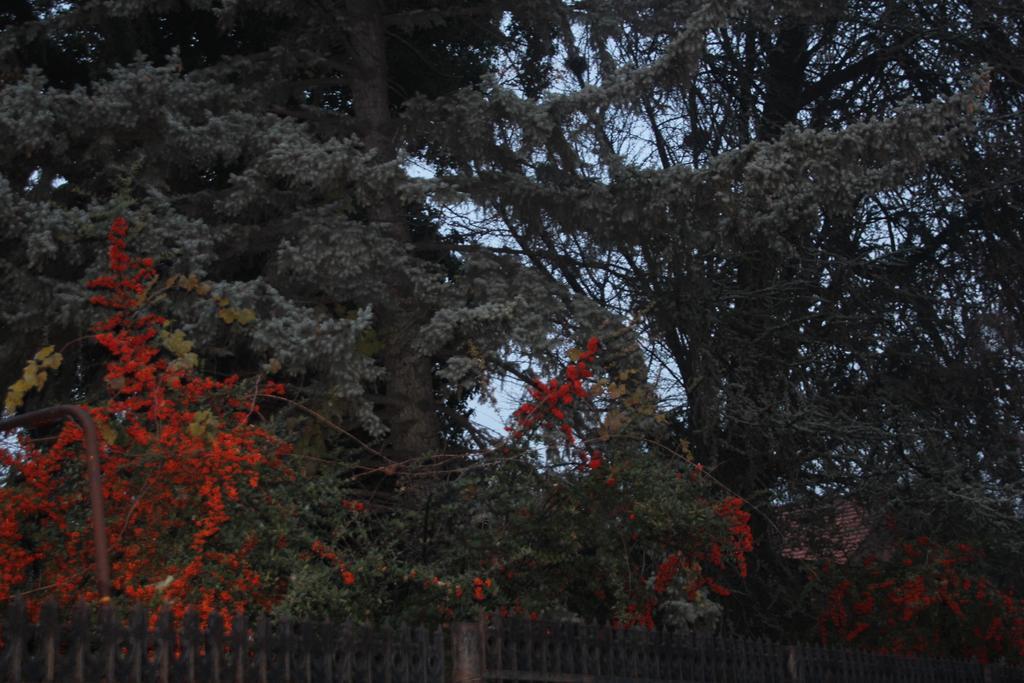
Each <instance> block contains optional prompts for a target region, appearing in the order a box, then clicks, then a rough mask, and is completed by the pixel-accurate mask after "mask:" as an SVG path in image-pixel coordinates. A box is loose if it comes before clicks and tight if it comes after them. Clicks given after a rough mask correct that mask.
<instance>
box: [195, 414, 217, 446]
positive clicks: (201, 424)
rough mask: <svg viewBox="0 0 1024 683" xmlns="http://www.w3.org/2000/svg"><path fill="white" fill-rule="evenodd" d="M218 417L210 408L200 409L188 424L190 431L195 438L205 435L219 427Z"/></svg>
mask: <svg viewBox="0 0 1024 683" xmlns="http://www.w3.org/2000/svg"><path fill="white" fill-rule="evenodd" d="M217 425H218V422H217V418H215V417H214V416H213V413H211V412H210V411H209V410H200V411H198V412H197V413H196V414H195V415H194V416H193V418H192V422H191V423H189V425H188V433H189V434H190V435H192V436H193V437H195V438H197V439H198V438H199V437H201V436H203V435H205V434H206V433H207V432H210V431H212V430H215V429H217Z"/></svg>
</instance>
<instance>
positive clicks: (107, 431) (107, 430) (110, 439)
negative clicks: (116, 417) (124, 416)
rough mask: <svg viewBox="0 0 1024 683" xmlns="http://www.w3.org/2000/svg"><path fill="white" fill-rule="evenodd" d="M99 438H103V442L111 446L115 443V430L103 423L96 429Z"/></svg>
mask: <svg viewBox="0 0 1024 683" xmlns="http://www.w3.org/2000/svg"><path fill="white" fill-rule="evenodd" d="M98 429H99V432H100V436H101V437H103V442H104V443H107V444H113V443H114V442H116V441H117V430H115V429H114V428H113V427H111V426H110V425H109V424H107V423H106V422H104V423H103V424H101V425H99V427H98Z"/></svg>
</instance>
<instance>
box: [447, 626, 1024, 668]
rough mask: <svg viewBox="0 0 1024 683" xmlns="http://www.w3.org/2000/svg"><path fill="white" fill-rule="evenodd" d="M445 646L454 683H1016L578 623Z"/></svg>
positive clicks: (458, 631) (854, 655) (739, 641)
mask: <svg viewBox="0 0 1024 683" xmlns="http://www.w3.org/2000/svg"><path fill="white" fill-rule="evenodd" d="M452 641H453V642H452V652H453V655H454V657H453V659H454V669H453V674H454V680H455V681H456V683H468V682H469V681H495V682H502V683H505V682H508V683H511V682H512V681H516V682H517V683H522V682H528V683H549V682H550V683H655V682H656V681H680V682H698V681H701V682H703V681H714V682H716V683H719V682H723V683H946V682H949V683H971V682H974V681H977V683H1010V682H1024V669H1021V668H1013V667H1009V666H1004V665H982V664H979V663H977V662H973V661H972V662H968V661H962V660H944V659H924V658H919V657H914V658H910V657H898V656H895V655H875V654H869V653H865V652H860V651H856V650H850V649H845V648H827V647H816V646H812V645H797V646H785V645H779V644H777V643H773V642H770V641H767V640H763V639H748V638H739V637H736V638H729V637H721V636H707V635H697V634H689V635H678V634H676V635H674V634H666V633H658V632H647V631H640V630H631V631H622V630H613V629H609V628H602V627H597V626H589V625H584V624H566V623H545V622H531V621H518V620H517V621H502V620H494V621H492V622H491V623H489V624H457V625H455V627H453V629H452Z"/></svg>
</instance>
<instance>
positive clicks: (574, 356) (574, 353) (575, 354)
mask: <svg viewBox="0 0 1024 683" xmlns="http://www.w3.org/2000/svg"><path fill="white" fill-rule="evenodd" d="M582 355H583V351H582V350H581V349H576V348H572V349H569V360H571V361H572V362H573V363H575V362H576V361H578V360H579V359H580V356H582Z"/></svg>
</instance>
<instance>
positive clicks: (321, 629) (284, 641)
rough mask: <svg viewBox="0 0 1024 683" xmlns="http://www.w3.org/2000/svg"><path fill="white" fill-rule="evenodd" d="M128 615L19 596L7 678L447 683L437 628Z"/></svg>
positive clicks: (5, 660)
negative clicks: (64, 613)
mask: <svg viewBox="0 0 1024 683" xmlns="http://www.w3.org/2000/svg"><path fill="white" fill-rule="evenodd" d="M148 626H149V613H147V612H146V611H145V610H144V609H138V610H136V611H135V612H133V613H132V615H131V616H130V617H129V618H128V619H127V620H126V621H123V620H120V619H117V618H115V617H114V614H113V612H112V611H111V610H110V609H109V608H103V609H101V610H99V612H98V613H95V612H93V611H91V610H89V609H87V608H86V607H84V606H79V607H77V608H75V609H74V611H73V612H72V614H71V618H70V620H69V621H67V622H64V621H61V620H60V619H59V615H58V611H57V608H56V607H55V606H54V605H52V604H49V605H46V606H44V607H43V610H42V613H41V614H40V619H39V621H38V623H31V622H30V620H29V619H28V618H27V615H26V613H25V609H24V605H23V604H22V603H21V602H20V601H12V602H11V604H10V605H9V608H8V613H7V618H6V620H5V621H4V623H3V625H2V629H0V638H2V639H3V645H2V646H0V681H3V682H4V683H44V682H45V683H356V682H359V683H362V682H363V681H388V682H389V683H420V682H423V683H434V682H437V683H441V682H442V681H444V680H445V672H444V666H445V657H444V653H445V639H444V634H443V633H442V632H441V631H440V630H439V629H438V630H436V631H433V632H430V631H428V630H427V629H423V628H418V629H408V628H403V629H390V630H389V629H374V630H371V629H368V628H365V627H362V626H358V625H354V624H317V623H297V622H293V621H289V620H287V619H282V620H276V621H271V620H269V619H267V618H266V617H261V618H259V619H256V620H254V621H252V622H251V623H250V622H247V621H246V619H245V618H244V617H241V616H236V617H235V618H234V620H233V623H232V628H231V631H230V634H228V633H226V629H225V628H224V624H223V622H222V621H221V619H220V617H219V616H217V615H212V616H211V617H210V621H209V624H208V625H207V627H206V628H205V629H200V628H199V621H198V619H197V618H196V616H195V615H194V614H192V615H186V617H185V618H184V619H183V621H182V623H181V625H180V627H179V628H173V627H172V625H171V619H170V615H169V614H168V613H167V612H166V611H163V612H161V613H160V614H159V616H158V618H157V623H156V628H155V629H150V628H148Z"/></svg>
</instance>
